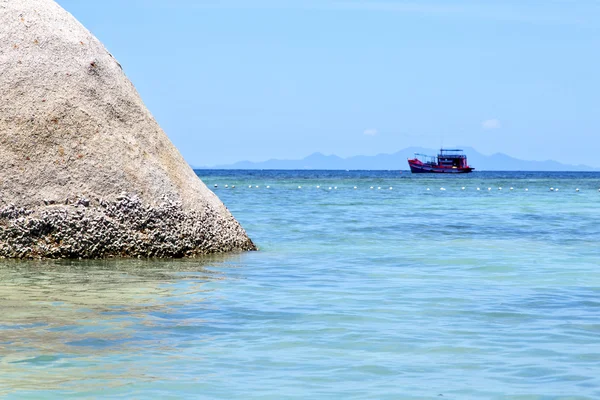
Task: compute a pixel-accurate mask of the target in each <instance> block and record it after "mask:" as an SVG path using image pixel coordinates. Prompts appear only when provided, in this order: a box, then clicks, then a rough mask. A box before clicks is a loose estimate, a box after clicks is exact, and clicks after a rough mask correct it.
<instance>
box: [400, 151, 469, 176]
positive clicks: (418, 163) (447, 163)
mask: <svg viewBox="0 0 600 400" xmlns="http://www.w3.org/2000/svg"><path fill="white" fill-rule="evenodd" d="M408 165H409V166H410V172H413V173H442V174H464V173H468V172H471V171H473V170H474V169H475V168H473V167H470V166H469V164H467V156H466V155H465V154H464V153H463V151H462V150H461V149H440V153H439V154H438V155H437V156H428V155H426V154H419V153H415V157H414V158H409V159H408Z"/></svg>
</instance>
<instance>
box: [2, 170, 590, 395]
mask: <svg viewBox="0 0 600 400" xmlns="http://www.w3.org/2000/svg"><path fill="white" fill-rule="evenodd" d="M197 173H198V174H199V176H200V177H201V178H202V179H203V181H204V182H205V183H206V184H207V185H208V186H209V187H211V188H212V189H213V190H214V191H215V193H216V194H217V195H218V196H219V197H220V198H221V200H222V201H223V202H224V203H225V204H226V205H227V207H228V208H229V209H230V210H231V211H232V213H233V214H234V216H235V217H236V218H237V219H238V220H239V221H240V222H241V223H242V225H243V226H244V227H245V228H246V230H247V232H248V233H249V235H250V236H251V237H252V239H253V240H254V241H255V243H256V244H257V245H258V246H259V247H260V251H259V252H252V253H243V254H233V255H224V256H212V257H207V258H205V259H193V260H163V261H153V260H107V261H0V304H1V307H2V308H1V310H2V311H1V312H2V316H1V318H0V397H2V398H7V399H23V398H31V399H38V398H50V399H65V398H123V399H133V398H136V399H144V398H160V399H180V398H190V399H192V398H206V399H307V398H310V399H321V398H324V399H325V398H326V399H523V400H525V399H527V400H529V399H531V400H533V399H599V398H600V271H599V269H600V247H599V246H598V244H599V241H600V207H599V205H600V191H599V188H600V173H519V172H506V173H492V172H488V173H486V172H475V173H473V174H470V175H463V176H430V175H411V174H410V173H408V172H400V171H218V170H200V171H197ZM214 185H217V187H215V186H214ZM226 185H227V187H226ZM233 185H235V188H232V186H233ZM249 186H252V187H249ZM267 186H269V188H267ZM355 186H356V189H354V187H355ZM371 187H373V189H371ZM463 187H464V189H463ZM330 188H331V189H330ZM336 188H337V189H336ZM442 188H443V189H445V190H442ZM477 188H480V190H477ZM488 188H489V190H488ZM500 188H502V189H500ZM511 188H512V190H511ZM550 188H553V189H554V190H550ZM427 189H429V190H427ZM557 189H558V190H557ZM576 189H579V191H576Z"/></svg>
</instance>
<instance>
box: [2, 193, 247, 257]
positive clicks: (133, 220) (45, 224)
mask: <svg viewBox="0 0 600 400" xmlns="http://www.w3.org/2000/svg"><path fill="white" fill-rule="evenodd" d="M45 203H46V204H44V205H43V206H42V207H38V208H36V209H34V210H30V209H26V208H18V207H17V206H15V205H13V204H11V205H8V206H6V207H4V208H2V209H0V258H108V257H148V258H155V257H156V258H164V257H173V258H175V257H194V256H199V255H203V254H211V253H223V252H229V251H249V250H256V246H255V245H254V243H252V241H251V240H250V239H248V237H247V236H246V233H245V231H244V230H243V228H242V227H241V226H240V225H239V224H238V222H237V221H236V220H235V219H234V218H233V217H232V216H231V217H229V218H227V217H224V216H223V215H221V214H219V213H218V212H216V211H215V210H213V209H212V208H210V207H207V208H205V211H204V213H203V214H200V213H199V212H196V211H192V212H186V211H184V210H183V208H182V207H181V204H180V203H177V202H172V201H165V202H163V203H162V204H160V205H159V206H157V207H151V206H148V205H144V204H142V203H141V202H140V200H139V199H138V198H136V197H135V196H127V195H121V196H119V197H117V200H116V201H105V200H102V199H99V200H97V201H90V200H88V199H86V198H79V199H77V200H76V201H73V202H69V201H68V200H67V201H66V202H65V203H66V204H52V203H53V202H51V201H45Z"/></svg>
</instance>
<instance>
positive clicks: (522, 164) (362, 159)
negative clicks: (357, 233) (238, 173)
mask: <svg viewBox="0 0 600 400" xmlns="http://www.w3.org/2000/svg"><path fill="white" fill-rule="evenodd" d="M462 149H463V150H464V151H465V154H466V155H467V158H468V161H469V164H470V165H471V166H473V167H475V169H476V171H600V168H593V167H589V166H587V165H568V164H562V163H559V162H557V161H552V160H548V161H526V160H519V159H517V158H514V157H510V156H508V155H506V154H502V153H496V154H492V155H491V156H486V155H483V154H481V153H479V152H477V151H476V150H475V149H473V148H470V147H462ZM414 153H423V154H430V155H435V154H437V153H438V150H433V149H426V148H422V147H408V148H406V149H403V150H400V151H398V152H396V153H392V154H377V155H375V156H354V157H348V158H342V157H338V156H335V155H330V156H327V155H324V154H321V153H313V154H311V155H309V156H308V157H305V158H303V159H301V160H278V159H271V160H267V161H261V162H252V161H240V162H237V163H234V164H228V165H217V166H214V167H194V168H195V169H342V170H377V169H380V170H381V169H383V170H399V169H402V170H408V163H407V161H406V160H407V159H408V158H412V157H413V156H414Z"/></svg>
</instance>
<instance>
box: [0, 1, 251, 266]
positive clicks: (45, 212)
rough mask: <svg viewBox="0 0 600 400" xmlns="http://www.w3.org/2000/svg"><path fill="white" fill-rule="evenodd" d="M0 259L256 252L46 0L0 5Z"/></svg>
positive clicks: (137, 102)
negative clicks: (0, 162)
mask: <svg viewBox="0 0 600 400" xmlns="http://www.w3.org/2000/svg"><path fill="white" fill-rule="evenodd" d="M0 160H1V161H2V165H1V166H0V257H84V258H96V257H110V256H126V257H134V256H152V257H177V256H193V255H197V254H206V253H214V252H224V251H232V250H255V246H254V244H253V243H252V241H251V240H250V239H249V238H248V237H247V235H246V232H245V231H244V230H243V228H242V227H241V226H240V225H239V224H238V222H237V221H236V220H235V219H234V218H233V216H232V215H231V214H230V213H229V211H228V210H227V209H226V207H225V206H224V205H223V203H221V201H220V200H219V199H218V198H217V196H216V195H215V194H214V193H212V192H211V191H210V190H209V189H208V188H207V187H206V186H205V185H204V184H203V183H202V182H201V181H200V179H198V177H197V176H196V174H195V173H194V171H193V170H192V169H191V168H190V167H189V165H188V164H187V163H186V162H185V160H184V159H183V157H182V156H181V154H180V153H179V151H178V150H177V149H176V148H175V146H174V145H173V144H172V143H171V142H170V141H169V139H168V138H167V136H166V135H165V133H164V132H163V131H162V130H161V128H160V127H159V125H158V124H157V122H156V121H155V120H154V118H153V117H152V115H151V114H150V112H149V111H148V110H147V108H146V107H145V105H144V104H143V102H142V100H141V99H140V97H139V95H138V93H137V91H136V90H135V88H134V87H133V85H132V84H131V82H130V81H129V80H128V79H127V77H126V76H125V74H124V72H123V70H122V68H121V65H120V64H119V63H118V62H117V61H116V60H115V59H114V58H113V56H112V55H111V54H110V53H109V52H108V51H107V50H106V49H105V48H104V46H103V45H102V44H101V43H100V42H99V41H98V40H97V39H96V38H95V37H94V36H93V35H92V34H91V33H90V32H89V31H88V30H87V29H85V28H84V27H83V26H82V25H81V24H80V23H79V22H78V21H77V20H76V19H75V18H74V17H73V16H72V15H71V14H69V13H68V12H67V11H65V10H64V9H62V8H61V7H60V6H59V5H58V4H56V3H55V2H54V1H53V0H0Z"/></svg>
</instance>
